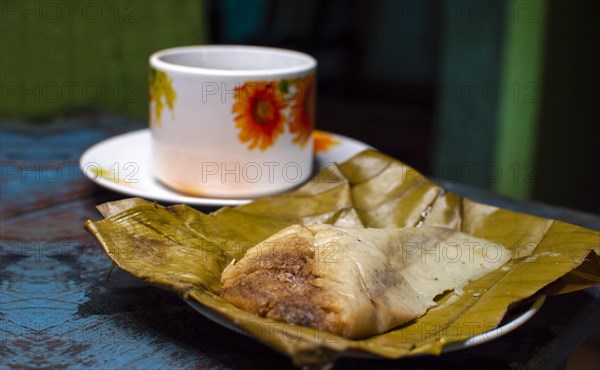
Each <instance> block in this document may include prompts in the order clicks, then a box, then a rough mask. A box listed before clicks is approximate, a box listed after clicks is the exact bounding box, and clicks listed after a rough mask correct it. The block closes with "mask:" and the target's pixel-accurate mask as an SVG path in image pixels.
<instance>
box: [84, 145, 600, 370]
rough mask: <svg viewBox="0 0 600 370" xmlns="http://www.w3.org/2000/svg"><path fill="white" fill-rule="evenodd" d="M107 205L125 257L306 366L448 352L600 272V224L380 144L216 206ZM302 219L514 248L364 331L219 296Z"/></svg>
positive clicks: (107, 226)
mask: <svg viewBox="0 0 600 370" xmlns="http://www.w3.org/2000/svg"><path fill="white" fill-rule="evenodd" d="M98 209H99V210H100V212H101V213H102V214H103V216H104V217H105V219H104V220H101V221H97V222H91V221H88V222H87V223H86V229H87V230H88V231H89V232H90V233H92V234H93V235H94V236H95V237H96V238H97V239H98V240H99V242H100V244H101V245H102V247H103V248H104V250H105V251H106V253H107V254H108V255H109V256H110V258H111V259H112V260H113V261H114V262H115V263H116V264H117V265H118V266H119V267H121V268H122V269H124V270H126V271H128V272H129V273H131V274H133V275H135V276H137V277H139V278H141V279H143V280H145V281H147V282H149V283H152V284H155V285H157V286H159V287H161V288H164V289H168V290H171V291H174V292H176V293H177V294H179V295H180V296H181V297H182V298H183V299H186V300H192V301H194V302H196V303H198V304H199V305H200V306H201V307H203V308H204V309H205V310H206V311H207V312H210V313H211V314H212V315H216V316H218V317H220V318H222V319H224V320H229V321H230V322H231V324H232V325H234V326H235V327H236V328H238V329H239V330H240V331H241V332H243V333H246V334H248V335H251V336H253V337H255V338H256V339H258V340H260V341H262V342H264V343H265V344H268V345H270V346H271V347H273V348H275V349H276V350H279V351H281V352H283V353H286V354H287V355H289V356H290V357H291V358H292V359H293V360H294V362H295V363H296V364H297V365H319V364H327V363H331V362H332V361H334V360H335V359H336V358H337V357H339V356H340V355H343V354H347V353H356V352H359V353H366V354H369V355H372V356H380V357H384V358H400V357H403V356H410V355H416V354H439V353H441V351H442V350H443V348H444V346H447V345H448V344H450V343H455V342H460V341H463V340H465V339H467V338H469V337H472V336H474V335H478V334H481V333H485V332H487V331H489V330H491V329H493V328H495V327H496V326H497V325H498V323H499V322H500V321H501V319H502V317H503V316H504V315H505V313H506V311H507V309H508V307H509V306H510V305H512V304H515V303H517V302H519V301H521V300H524V299H526V298H528V297H531V296H533V295H535V294H540V293H544V294H559V293H566V292H569V291H573V290H579V289H583V288H586V287H589V286H593V285H597V284H599V281H600V258H599V257H598V255H600V233H598V232H597V231H593V230H588V229H585V228H581V227H578V226H574V225H570V224H566V223H563V222H559V221H553V220H548V219H544V218H540V217H535V216H530V215H525V214H521V213H516V212H511V211H508V210H504V209H500V208H497V207H492V206H488V205H484V204H480V203H476V202H473V201H470V200H468V199H465V198H462V197H460V196H458V195H456V194H453V193H451V192H446V191H444V189H442V188H440V187H439V186H437V185H435V184H433V183H432V182H430V181H428V180H427V179H426V178H424V177H423V176H422V175H421V174H419V173H418V172H417V171H415V170H414V169H412V168H410V167H408V166H407V165H405V164H403V163H401V162H399V161H396V160H394V159H393V158H390V157H388V156H385V155H384V154H381V153H378V152H375V151H365V152H362V153H360V154H359V155H357V156H355V157H354V158H352V159H350V160H349V161H347V162H345V163H342V164H340V165H339V166H337V167H336V166H330V167H328V168H327V169H326V170H324V171H323V172H321V173H320V174H319V175H318V176H316V177H315V178H314V179H313V180H312V181H311V182H310V183H308V184H307V185H305V186H304V187H302V188H300V189H298V190H297V191H294V192H291V193H288V194H284V195H279V196H275V197H271V198H264V199H260V200H257V201H254V202H252V203H249V204H246V205H243V206H239V207H235V208H222V209H220V210H218V211H216V212H214V213H211V214H203V213H201V212H198V211H196V210H194V209H192V208H190V207H187V206H185V205H177V206H172V207H162V206H159V205H156V204H154V203H151V202H147V201H144V200H141V199H135V198H133V199H125V200H122V201H118V202H113V203H107V204H103V205H100V206H99V207H98ZM297 223H305V224H310V223H330V224H336V225H345V226H359V225H362V226H365V227H411V226H417V225H420V224H427V225H432V226H444V227H449V228H453V229H456V230H460V231H464V232H467V233H470V234H472V235H474V236H477V237H480V238H485V239H488V240H492V241H494V242H497V243H501V244H503V245H504V246H506V247H507V248H509V249H511V250H512V252H513V259H512V260H511V261H510V262H509V263H508V264H507V265H505V266H503V267H502V268H500V269H498V270H496V271H494V272H492V273H490V274H488V275H486V276H484V277H482V278H480V279H478V280H476V281H473V282H470V283H469V284H468V285H467V286H465V288H464V291H463V292H462V294H457V292H453V293H450V294H447V295H445V296H444V297H442V298H441V299H440V301H439V304H438V305H437V306H436V307H435V308H433V309H431V310H430V311H429V312H428V313H427V314H426V315H424V316H423V317H421V318H419V319H417V320H415V321H413V322H411V323H409V324H407V325H403V326H402V327H400V328H397V329H395V330H393V331H391V332H388V333H384V334H381V335H377V336H374V337H371V338H367V339H363V340H350V339H347V338H343V337H338V336H335V335H333V334H329V333H325V332H319V331H317V330H314V329H309V328H304V327H299V326H295V325H289V324H284V323H276V322H273V321H270V320H267V319H263V318H260V317H257V316H255V315H253V314H250V313H247V312H245V311H242V310H240V309H238V308H236V307H234V306H233V305H231V304H229V303H228V302H226V301H224V300H223V299H221V298H220V297H219V296H218V295H217V290H218V289H219V288H220V280H219V278H220V274H221V271H222V270H223V268H224V267H225V266H226V265H227V264H228V263H229V262H230V261H231V260H232V259H233V258H236V259H239V258H241V257H242V256H243V255H244V252H245V251H246V250H247V249H248V248H250V247H251V246H253V245H254V244H256V243H258V242H260V241H262V240H264V239H266V238H267V237H268V236H270V235H272V234H274V233H275V232H277V231H279V230H280V229H282V228H284V227H287V226H289V225H292V224H297ZM440 257H443V256H440Z"/></svg>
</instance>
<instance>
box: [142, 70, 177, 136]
mask: <svg viewBox="0 0 600 370" xmlns="http://www.w3.org/2000/svg"><path fill="white" fill-rule="evenodd" d="M176 98H177V94H176V93H175V90H173V79H171V78H170V77H169V76H168V75H167V74H166V73H165V72H163V71H158V70H156V69H154V68H150V71H149V74H148V100H149V102H150V103H151V104H150V107H152V102H154V112H153V113H154V118H155V119H154V122H155V124H157V125H158V126H160V123H161V116H162V111H163V109H164V107H165V104H166V105H167V107H168V108H169V111H171V114H173V106H174V104H175V99H176ZM163 100H164V101H163ZM150 113H151V114H152V112H150Z"/></svg>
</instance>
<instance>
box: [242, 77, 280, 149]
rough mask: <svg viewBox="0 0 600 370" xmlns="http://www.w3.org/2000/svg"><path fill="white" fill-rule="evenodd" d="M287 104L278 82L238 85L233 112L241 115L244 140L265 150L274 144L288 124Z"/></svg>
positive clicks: (249, 147)
mask: <svg viewBox="0 0 600 370" xmlns="http://www.w3.org/2000/svg"><path fill="white" fill-rule="evenodd" d="M286 106H287V103H286V102H285V101H284V100H283V98H282V96H281V94H280V93H278V91H277V84H276V83H274V82H264V81H261V82H248V83H245V84H244V86H241V87H237V88H236V89H235V104H234V105H233V109H232V112H233V113H234V114H237V115H236V116H235V122H236V124H235V126H236V127H237V128H239V129H240V133H239V134H238V138H239V139H240V141H241V142H242V143H249V144H248V149H250V150H253V149H255V148H257V147H258V149H259V150H261V151H264V150H266V149H267V148H269V147H270V146H272V145H273V143H274V142H275V140H276V139H277V137H278V136H279V135H281V133H283V131H284V127H285V125H286V123H287V118H286V116H285V115H284V114H283V109H285V108H286Z"/></svg>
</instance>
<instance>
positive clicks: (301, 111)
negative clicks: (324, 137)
mask: <svg viewBox="0 0 600 370" xmlns="http://www.w3.org/2000/svg"><path fill="white" fill-rule="evenodd" d="M315 85H316V84H315V75H314V74H310V75H307V76H304V77H303V78H302V79H301V80H300V81H299V83H298V93H297V96H296V98H295V99H294V100H295V103H294V105H292V109H291V116H292V117H291V118H292V119H291V122H290V132H292V133H293V134H296V136H295V137H294V143H299V144H300V146H301V147H304V146H306V144H307V143H308V140H309V139H310V137H311V135H310V134H311V132H312V130H313V127H314V124H315V94H316V86H315Z"/></svg>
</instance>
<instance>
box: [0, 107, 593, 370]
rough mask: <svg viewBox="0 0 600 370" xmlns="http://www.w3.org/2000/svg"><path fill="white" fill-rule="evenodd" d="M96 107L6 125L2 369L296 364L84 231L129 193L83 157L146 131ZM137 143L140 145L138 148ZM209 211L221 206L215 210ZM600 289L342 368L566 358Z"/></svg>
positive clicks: (484, 196) (536, 363)
mask: <svg viewBox="0 0 600 370" xmlns="http://www.w3.org/2000/svg"><path fill="white" fill-rule="evenodd" d="M140 127H141V125H140V124H136V123H134V122H129V121H127V120H125V119H123V118H120V117H116V116H111V115H107V114H101V113H98V112H90V113H87V114H82V115H80V116H77V117H74V118H70V119H65V120H62V121H60V122H55V123H49V124H47V125H44V126H24V125H21V124H19V125H17V124H11V123H10V122H4V123H3V125H2V129H1V131H0V145H1V147H0V148H1V160H2V172H1V176H2V178H1V186H2V188H1V192H0V216H1V219H0V232H1V237H0V242H1V243H0V248H1V249H0V261H1V271H0V287H1V295H0V368H1V369H81V368H96V369H230V368H231V369H261V370H263V369H284V368H290V367H292V364H291V362H290V361H289V360H288V359H287V358H285V357H283V356H281V355H279V354H277V353H275V352H273V351H272V350H270V349H269V348H267V347H265V346H263V345H262V344H260V343H257V342H255V341H254V340H252V339H250V338H247V337H244V336H241V335H239V334H237V333H234V332H231V331H228V330H227V329H225V328H222V327H220V326H219V325H217V324H215V323H213V322H211V321H209V320H208V319H206V318H204V317H202V316H201V315H200V314H198V313H196V312H195V311H194V310H192V309H191V308H190V307H189V306H187V305H186V304H185V303H184V302H183V301H182V300H180V299H179V298H178V297H177V296H175V295H174V294H170V293H167V292H164V291H162V290H159V289H157V288H154V287H152V286H148V285H146V284H144V283H142V282H140V281H138V280H137V279H135V278H133V277H131V276H130V275H128V274H127V273H125V272H123V271H120V270H118V269H115V271H113V273H112V275H111V277H110V279H109V280H108V281H107V280H106V278H107V274H108V271H109V268H110V265H111V263H110V261H109V259H108V257H106V256H105V255H104V253H103V252H102V250H101V249H100V247H99V245H98V244H97V242H96V241H95V240H94V239H93V238H92V237H91V236H90V235H89V234H87V233H86V232H85V231H84V230H83V223H84V222H85V220H87V219H94V220H95V219H99V218H100V215H99V214H98V213H97V212H96V210H95V208H94V207H95V205H96V204H99V203H102V202H105V201H109V200H115V199H120V198H123V197H124V196H123V195H120V194H117V193H113V192H110V191H107V190H104V189H101V188H99V187H97V186H96V185H94V184H93V183H91V182H89V181H87V180H86V179H85V178H84V177H83V175H82V174H81V173H80V172H79V170H78V169H77V161H78V159H79V156H80V155H81V153H82V152H83V151H84V150H85V149H86V148H87V147H89V146H90V145H92V144H94V143H96V142H98V141H100V140H102V139H104V138H107V137H110V136H113V135H115V134H118V133H121V132H124V131H129V130H133V129H137V128H140ZM132 150H135V148H132ZM455 190H457V191H459V192H462V193H466V194H465V195H473V196H474V197H476V198H478V200H480V201H488V202H490V203H496V204H501V205H503V206H505V207H507V208H513V209H519V210H521V211H523V210H525V211H531V212H532V213H537V214H541V215H546V216H553V217H555V218H562V219H564V220H566V221H571V222H574V223H579V224H582V225H584V226H587V227H592V228H599V227H598V226H600V224H598V217H597V216H593V215H587V214H583V213H579V212H574V211H570V210H564V209H555V208H552V207H548V206H545V205H535V204H533V205H532V204H527V203H518V202H514V201H511V200H509V199H505V198H498V197H494V196H492V195H490V194H489V193H475V192H472V191H471V190H470V189H469V188H460V189H455ZM204 211H210V209H205V210H204ZM599 297H600V291H599V290H598V289H596V290H587V291H584V292H578V293H575V294H568V295H564V296H560V297H551V298H549V299H548V300H547V302H546V303H545V304H544V306H543V307H542V309H541V310H540V312H539V313H538V314H537V315H536V316H535V317H534V318H533V319H531V320H530V321H529V322H527V323H526V324H525V325H524V326H522V327H521V328H519V329H517V330H516V331H514V332H512V333H510V334H508V335H505V336H503V337H502V338H499V339H497V340H494V341H492V342H490V343H487V344H484V345H481V346H479V347H476V348H473V349H469V350H464V351H458V352H454V353H450V354H447V355H443V356H441V357H423V358H416V359H403V360H399V361H383V360H382V361H373V360H356V359H342V360H340V361H339V362H338V363H337V364H336V369H381V368H383V369H402V368H415V367H418V368H421V369H434V368H437V369H440V368H441V369H456V368H462V369H479V368H484V367H486V366H489V365H490V364H495V366H499V367H498V368H514V366H515V364H522V365H523V366H526V367H543V366H551V365H552V366H554V365H556V364H557V363H559V362H561V361H563V360H564V358H565V356H567V355H568V353H569V352H570V351H571V350H572V349H573V347H574V346H575V345H576V344H577V342H578V341H579V340H581V339H582V338H583V337H584V336H585V335H587V333H589V331H590V330H591V329H592V328H593V327H594V325H598V324H599V321H600V299H599Z"/></svg>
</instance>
